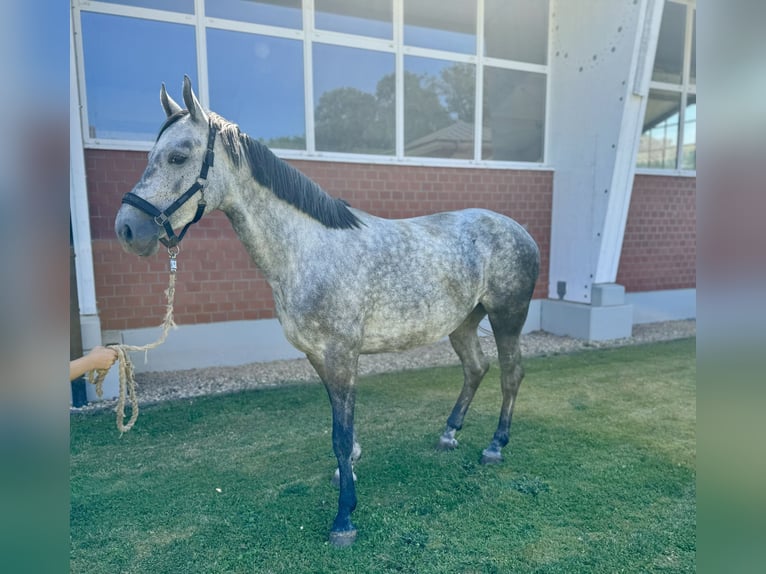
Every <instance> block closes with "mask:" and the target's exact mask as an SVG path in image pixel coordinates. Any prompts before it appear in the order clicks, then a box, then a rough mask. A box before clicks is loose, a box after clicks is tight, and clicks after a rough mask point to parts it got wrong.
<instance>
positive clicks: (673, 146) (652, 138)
mask: <svg viewBox="0 0 766 574" xmlns="http://www.w3.org/2000/svg"><path fill="white" fill-rule="evenodd" d="M680 110H681V94H680V93H676V92H661V91H659V90H650V91H649V101H648V102H647V103H646V115H645V116H644V127H643V129H642V130H641V141H640V142H639V145H638V158H637V162H636V165H637V166H638V167H650V168H669V169H673V168H675V167H676V158H677V156H678V116H679V112H680ZM695 111H696V108H695ZM695 117H696V116H695Z"/></svg>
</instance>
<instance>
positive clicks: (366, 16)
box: [73, 0, 687, 164]
mask: <svg viewBox="0 0 766 574" xmlns="http://www.w3.org/2000/svg"><path fill="white" fill-rule="evenodd" d="M73 8H74V16H75V18H74V26H75V34H79V37H80V38H82V41H81V43H77V45H76V50H77V56H78V58H77V64H78V66H79V72H80V74H79V77H80V78H81V80H80V82H81V86H80V88H81V94H82V95H83V100H84V101H83V103H84V107H85V109H86V110H87V115H86V116H85V117H84V118H83V123H84V125H83V127H84V133H85V140H86V141H85V144H86V146H88V147H110V148H116V149H126V148H127V149H149V148H150V147H151V145H152V142H153V141H154V138H155V137H156V130H157V129H158V126H159V125H161V123H162V121H163V120H164V113H163V112H162V109H161V107H160V106H159V102H158V96H157V92H158V89H159V85H160V83H161V82H165V83H166V84H167V87H168V90H169V91H170V93H171V95H172V96H173V97H174V98H175V99H176V100H178V99H179V95H180V94H179V93H178V92H179V88H180V84H181V78H182V76H183V75H184V74H188V75H189V76H190V77H191V78H192V82H193V84H194V86H195V90H196V92H197V95H198V96H199V97H200V100H201V101H202V103H203V105H206V106H209V107H210V109H212V110H214V111H216V112H218V113H220V114H221V115H223V116H224V117H226V118H227V119H229V120H231V121H234V122H236V123H237V124H239V126H240V127H241V129H242V130H243V131H245V132H246V133H248V134H249V135H250V136H252V137H254V138H256V139H258V140H260V141H263V142H264V143H266V144H267V145H269V146H270V147H272V148H274V149H276V150H277V151H278V153H281V154H282V155H283V156H288V157H296V158H298V157H311V156H314V155H320V154H321V156H322V157H326V158H332V157H333V154H343V155H342V156H341V155H338V156H337V157H338V158H339V159H346V155H347V154H358V155H364V156H369V160H370V161H376V159H378V158H380V159H381V160H384V161H391V160H395V161H400V162H414V163H420V162H425V163H437V162H444V161H446V162H453V161H454V162H461V161H462V162H466V161H471V162H525V163H536V164H542V163H544V161H545V158H544V153H543V151H544V142H545V130H546V122H545V120H546V118H545V101H546V91H547V87H548V83H549V82H548V22H549V0H365V1H364V2H358V1H356V0H313V1H312V2H303V1H302V0H204V1H201V0H156V1H151V2H150V1H149V0H106V1H103V2H91V1H88V0H73ZM76 37H78V36H76ZM139 38H140V41H137V39H139ZM127 47H129V49H126V48H127ZM198 57H199V61H197V58H198ZM197 76H199V77H197ZM128 112H129V113H128ZM127 116H129V117H127ZM683 123H684V126H686V123H687V122H686V121H685V120H684V121H683ZM384 158H385V159H384Z"/></svg>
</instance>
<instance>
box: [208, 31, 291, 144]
mask: <svg viewBox="0 0 766 574" xmlns="http://www.w3.org/2000/svg"><path fill="white" fill-rule="evenodd" d="M207 49H208V78H209V85H210V107H211V108H212V109H213V110H214V111H216V112H218V113H219V114H221V115H222V116H224V117H225V118H226V119H228V120H230V121H233V122H235V123H237V124H239V126H240V128H241V129H242V130H243V131H245V132H247V133H248V134H249V135H250V136H252V137H254V138H256V139H258V140H261V141H263V142H264V143H266V144H267V145H268V146H270V147H274V148H282V149H306V122H305V113H304V106H303V96H304V89H303V43H302V42H301V41H300V40H287V39H284V38H275V37H272V36H260V35H257V34H245V33H242V32H230V31H225V30H215V29H208V32H207ZM233 61H236V62H237V66H236V68H235V67H233V66H232V65H231V64H232V62H233Z"/></svg>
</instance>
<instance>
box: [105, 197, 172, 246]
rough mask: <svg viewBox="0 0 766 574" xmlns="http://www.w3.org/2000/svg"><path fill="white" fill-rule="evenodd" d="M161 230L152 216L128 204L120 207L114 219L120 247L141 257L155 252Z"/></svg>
mask: <svg viewBox="0 0 766 574" xmlns="http://www.w3.org/2000/svg"><path fill="white" fill-rule="evenodd" d="M161 230H162V228H161V227H159V226H158V225H157V223H156V222H155V221H154V219H153V218H151V217H150V216H148V215H146V214H145V213H142V212H140V211H139V210H138V209H136V208H134V207H131V206H129V205H123V206H122V207H121V208H120V210H119V211H118V212H117V217H116V219H115V221H114V231H115V233H116V234H117V238H118V239H119V240H120V245H122V248H123V249H124V250H125V251H127V252H128V253H132V254H133V255H139V256H141V257H148V256H149V255H154V254H155V253H157V249H158V248H159V239H160V231H161Z"/></svg>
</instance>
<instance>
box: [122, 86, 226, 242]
mask: <svg viewBox="0 0 766 574" xmlns="http://www.w3.org/2000/svg"><path fill="white" fill-rule="evenodd" d="M183 99H184V103H185V104H186V109H182V108H181V106H179V105H178V104H177V103H176V102H175V101H173V99H172V98H171V97H170V96H169V95H168V93H167V91H166V90H165V84H163V85H162V88H161V89H160V102H161V103H162V107H163V109H164V110H165V114H166V116H167V119H166V120H165V123H164V125H163V126H162V128H161V129H160V133H159V135H158V136H157V140H156V142H155V144H154V147H153V148H152V150H151V152H149V158H148V164H147V166H146V170H145V171H144V174H143V176H142V177H141V179H140V180H139V182H138V183H137V184H136V185H135V187H134V188H133V190H132V191H130V192H129V193H127V194H125V196H124V197H123V199H122V203H123V205H122V206H121V207H120V210H119V211H118V212H117V217H116V219H115V232H116V233H117V237H118V238H119V240H120V243H121V244H122V247H123V249H125V250H126V251H127V252H129V253H134V254H136V255H141V256H148V255H153V254H154V253H156V252H157V249H158V244H159V243H160V242H162V243H163V244H164V245H166V246H168V247H175V246H176V245H177V244H178V242H179V241H180V240H181V238H182V237H183V235H184V233H185V232H186V230H187V229H188V227H189V225H191V224H192V223H195V222H196V221H198V220H199V218H200V217H202V215H203V214H205V213H208V212H210V211H212V210H213V209H216V208H217V207H218V206H219V205H220V203H221V198H222V196H223V189H224V187H225V186H224V185H223V181H221V180H222V179H223V178H220V177H219V178H213V181H211V182H210V183H208V181H207V178H208V170H209V169H210V168H211V167H212V166H213V162H214V157H215V154H214V148H215V143H216V142H215V136H216V129H215V128H214V127H213V125H212V124H211V122H210V119H209V116H208V114H207V113H206V112H205V110H203V109H202V106H201V105H200V103H199V101H198V100H197V97H196V96H195V95H194V91H193V90H192V87H191V80H189V77H188V76H184V86H183ZM178 229H181V231H180V233H178V235H176V233H175V230H178Z"/></svg>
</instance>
